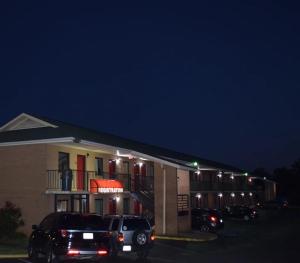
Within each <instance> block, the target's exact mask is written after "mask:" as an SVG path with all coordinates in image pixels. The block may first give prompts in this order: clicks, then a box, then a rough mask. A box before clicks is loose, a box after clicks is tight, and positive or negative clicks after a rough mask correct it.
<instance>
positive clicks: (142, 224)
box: [123, 218, 150, 231]
mask: <svg viewBox="0 0 300 263" xmlns="http://www.w3.org/2000/svg"><path fill="white" fill-rule="evenodd" d="M136 229H145V230H149V229H150V225H149V224H148V222H147V221H146V220H145V219H141V218H130V219H129V218H128V219H124V222H123V230H125V231H126V230H128V231H130V230H136Z"/></svg>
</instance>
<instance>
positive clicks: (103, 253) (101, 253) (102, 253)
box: [97, 250, 108, 256]
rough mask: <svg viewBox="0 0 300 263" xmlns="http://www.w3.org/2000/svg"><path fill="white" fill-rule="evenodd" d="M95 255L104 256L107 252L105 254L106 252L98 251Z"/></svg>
mask: <svg viewBox="0 0 300 263" xmlns="http://www.w3.org/2000/svg"><path fill="white" fill-rule="evenodd" d="M97 254H98V255H102V256H104V255H107V254H108V252H107V250H98V251H97Z"/></svg>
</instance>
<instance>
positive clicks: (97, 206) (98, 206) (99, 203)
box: [95, 198, 103, 215]
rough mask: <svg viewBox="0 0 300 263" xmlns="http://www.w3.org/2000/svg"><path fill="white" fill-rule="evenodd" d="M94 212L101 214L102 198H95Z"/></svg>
mask: <svg viewBox="0 0 300 263" xmlns="http://www.w3.org/2000/svg"><path fill="white" fill-rule="evenodd" d="M95 212H96V214H98V215H103V199H102V198H100V199H95Z"/></svg>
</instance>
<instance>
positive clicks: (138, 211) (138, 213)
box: [133, 200, 141, 216]
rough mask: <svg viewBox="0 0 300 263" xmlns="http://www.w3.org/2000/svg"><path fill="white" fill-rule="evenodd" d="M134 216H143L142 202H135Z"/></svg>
mask: <svg viewBox="0 0 300 263" xmlns="http://www.w3.org/2000/svg"><path fill="white" fill-rule="evenodd" d="M133 206H134V214H135V215H137V216H139V215H140V214H141V209H140V208H141V205H140V202H139V201H138V200H134V204H133Z"/></svg>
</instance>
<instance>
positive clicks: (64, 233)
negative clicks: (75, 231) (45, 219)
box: [59, 229, 69, 237]
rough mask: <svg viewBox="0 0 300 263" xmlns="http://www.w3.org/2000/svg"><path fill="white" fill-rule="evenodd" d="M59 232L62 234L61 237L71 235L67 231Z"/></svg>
mask: <svg viewBox="0 0 300 263" xmlns="http://www.w3.org/2000/svg"><path fill="white" fill-rule="evenodd" d="M59 232H60V236H61V237H68V235H69V232H68V231H67V230H65V229H61V230H59Z"/></svg>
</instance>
